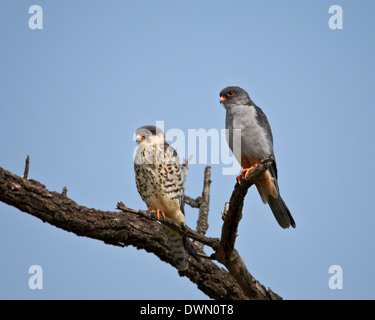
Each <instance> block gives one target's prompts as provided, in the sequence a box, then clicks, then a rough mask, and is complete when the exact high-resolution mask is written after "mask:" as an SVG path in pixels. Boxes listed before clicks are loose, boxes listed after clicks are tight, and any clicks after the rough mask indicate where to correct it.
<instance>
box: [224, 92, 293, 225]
mask: <svg viewBox="0 0 375 320" xmlns="http://www.w3.org/2000/svg"><path fill="white" fill-rule="evenodd" d="M220 102H221V103H222V104H223V105H224V107H225V109H226V121H225V123H226V129H227V130H228V135H227V140H228V144H229V147H230V149H231V150H232V151H233V154H234V156H235V158H236V159H237V161H238V162H239V163H240V164H241V166H242V168H243V170H242V171H241V174H240V175H239V176H238V177H237V181H238V182H239V183H240V181H241V175H242V174H245V177H247V176H248V174H249V172H250V170H252V169H253V168H254V167H255V166H256V165H257V163H258V162H259V161H260V160H262V159H264V158H267V157H269V156H273V158H274V159H275V155H274V151H273V136H272V131H271V127H270V124H269V122H268V120H267V117H266V115H265V114H264V113H263V111H262V110H261V109H260V108H259V107H257V106H256V104H255V103H254V102H253V101H252V100H251V99H250V97H249V95H248V93H247V92H246V91H245V90H244V89H242V88H240V87H227V88H225V89H223V90H222V91H221V92H220ZM235 129H239V130H241V134H240V137H241V139H238V141H233V137H234V130H235ZM234 140H236V139H234ZM237 150H241V151H240V152H236V151H237ZM255 185H256V187H257V189H258V192H259V194H260V197H261V198H262V201H263V203H265V204H266V203H268V204H269V206H270V208H271V210H272V212H273V214H274V216H275V218H276V220H277V222H278V223H279V225H280V226H281V227H282V228H289V227H290V226H292V227H293V228H295V227H296V224H295V222H294V220H293V217H292V215H291V213H290V211H289V209H288V207H287V205H286V204H285V202H284V200H283V199H282V198H281V196H280V191H279V186H278V182H277V167H276V162H274V163H273V164H272V165H271V166H270V167H269V169H268V170H267V171H266V172H265V174H264V175H263V176H262V177H261V178H260V179H259V180H258V181H257V182H256V183H255Z"/></svg>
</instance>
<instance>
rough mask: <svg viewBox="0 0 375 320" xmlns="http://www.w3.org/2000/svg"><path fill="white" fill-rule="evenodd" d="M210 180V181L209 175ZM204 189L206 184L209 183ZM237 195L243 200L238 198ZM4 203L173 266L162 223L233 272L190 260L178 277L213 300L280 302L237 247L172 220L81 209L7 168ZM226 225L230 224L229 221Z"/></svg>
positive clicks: (0, 183) (1, 191) (231, 212)
mask: <svg viewBox="0 0 375 320" xmlns="http://www.w3.org/2000/svg"><path fill="white" fill-rule="evenodd" d="M260 168H261V167H260ZM254 170H255V171H256V170H258V169H257V168H255V169H254ZM207 177H208V180H210V178H209V174H208V173H207ZM250 177H251V175H250ZM205 181H206V175H205ZM248 183H249V182H244V183H243V184H241V186H239V187H238V186H236V187H235V190H234V192H233V195H232V197H231V202H230V206H229V209H228V213H227V217H226V219H225V220H226V221H225V222H224V225H223V232H222V234H223V235H224V236H225V237H226V239H228V240H227V241H232V240H233V239H234V240H235V236H233V233H236V230H237V229H236V227H235V228H234V225H235V224H236V223H233V222H231V221H232V219H234V218H233V216H235V215H236V214H237V213H238V210H239V209H241V210H242V206H240V207H238V208H237V206H236V204H232V202H233V201H236V200H235V199H238V200H239V201H241V197H242V201H243V198H244V196H245V195H246V192H245V193H243V191H244V190H243V188H249V187H250V183H249V185H248ZM205 185H207V184H206V183H205ZM246 190H247V189H246ZM238 192H239V193H240V195H236V194H237V193H238ZM208 193H209V189H208ZM203 196H204V195H203ZM208 197H209V195H208ZM236 197H238V198H236ZM232 198H233V199H232ZM206 199H207V198H206ZM208 199H209V198H208ZM0 201H2V202H4V203H7V204H8V205H11V206H14V207H16V208H18V209H19V210H21V211H24V212H27V213H29V214H31V215H33V216H35V217H37V218H39V219H41V220H42V221H44V222H48V223H50V224H51V225H54V226H56V227H58V228H61V229H63V230H66V231H69V232H73V233H75V234H76V235H78V236H85V237H89V238H92V239H97V240H101V241H104V242H105V243H106V244H111V245H116V246H120V247H124V246H129V245H132V246H134V247H136V248H138V249H144V250H146V251H147V252H150V253H153V254H155V255H156V256H158V257H159V258H160V259H161V260H162V261H165V262H166V263H168V264H170V265H172V266H174V262H173V257H172V255H171V254H170V249H169V245H168V240H167V237H166V235H165V232H164V231H163V228H162V226H161V223H163V224H166V225H168V226H169V227H171V228H173V229H174V230H176V231H178V232H181V233H182V234H184V235H186V236H187V237H190V238H192V239H193V240H196V241H198V242H200V243H202V244H204V245H207V246H210V247H211V248H213V249H214V251H216V254H215V256H216V258H217V260H218V261H219V262H221V263H223V264H224V265H225V266H226V267H227V269H228V270H229V272H228V271H226V270H224V269H223V268H220V267H219V266H217V265H216V264H215V263H214V262H213V261H211V260H209V259H202V261H201V262H200V263H199V262H197V261H195V260H194V259H189V260H190V267H189V269H188V270H187V271H186V272H184V273H181V272H180V273H179V274H180V275H181V276H186V277H188V278H189V279H190V280H191V281H192V282H194V283H195V284H197V286H198V289H199V290H201V291H202V292H204V293H205V294H207V295H208V296H209V297H210V298H213V299H228V300H229V299H263V300H268V299H281V298H280V297H279V296H278V295H277V294H275V293H273V292H272V291H271V290H270V289H268V290H266V289H265V288H264V287H263V286H262V285H261V284H259V283H258V282H257V281H256V280H255V279H254V278H253V277H252V276H251V275H250V273H249V272H248V271H247V269H246V266H245V264H244V263H243V260H242V258H241V257H240V256H239V255H238V253H237V251H236V250H235V249H234V241H233V243H231V244H229V246H228V247H227V245H226V244H224V243H222V242H223V239H221V240H219V239H216V238H208V237H205V236H204V235H202V234H200V233H199V232H196V231H194V230H192V229H190V228H188V227H187V226H181V225H179V224H177V223H175V222H174V221H172V220H170V219H165V220H163V221H160V223H158V222H156V221H155V213H152V212H149V211H143V210H134V209H130V208H127V207H126V206H125V205H123V204H121V203H119V204H118V208H119V209H121V210H122V212H109V211H100V210H96V209H90V208H86V207H84V206H80V205H78V204H77V203H75V202H74V201H73V200H71V199H69V198H68V197H67V196H66V195H63V194H61V193H58V192H51V191H49V190H47V189H46V188H45V186H44V185H42V184H41V183H39V182H37V181H34V180H26V179H23V178H21V177H19V176H17V175H15V174H13V173H11V172H9V171H6V170H4V169H2V168H0ZM236 208H237V209H236ZM207 210H208V208H207ZM227 219H229V220H228V221H227ZM239 220H240V219H234V221H237V225H238V222H239ZM224 228H228V230H224ZM233 230H234V231H233ZM204 232H205V231H204ZM226 248H229V249H230V248H232V249H231V251H230V252H231V253H230V255H228V256H227V255H226V254H225V253H224V252H223V251H224V250H226Z"/></svg>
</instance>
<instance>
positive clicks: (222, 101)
mask: <svg viewBox="0 0 375 320" xmlns="http://www.w3.org/2000/svg"><path fill="white" fill-rule="evenodd" d="M225 101H227V97H226V96H224V95H222V96H220V103H224V102H225Z"/></svg>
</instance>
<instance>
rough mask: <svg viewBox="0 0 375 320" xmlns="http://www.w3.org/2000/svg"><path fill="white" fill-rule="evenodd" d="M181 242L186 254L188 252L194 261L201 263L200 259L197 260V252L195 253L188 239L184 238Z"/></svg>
mask: <svg viewBox="0 0 375 320" xmlns="http://www.w3.org/2000/svg"><path fill="white" fill-rule="evenodd" d="M183 241H184V246H185V249H186V250H187V252H189V253H190V255H191V256H192V257H193V258H194V259H195V260H197V261H198V262H201V259H200V258H199V256H198V253H197V251H195V248H194V245H193V243H192V242H191V241H190V239H188V238H186V237H184V239H183Z"/></svg>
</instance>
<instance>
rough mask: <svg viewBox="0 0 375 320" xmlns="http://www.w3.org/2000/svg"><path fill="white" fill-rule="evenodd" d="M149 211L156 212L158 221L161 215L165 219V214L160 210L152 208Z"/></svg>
mask: <svg viewBox="0 0 375 320" xmlns="http://www.w3.org/2000/svg"><path fill="white" fill-rule="evenodd" d="M148 210H149V211H156V219H158V220H160V214H161V215H162V217H163V218H165V213H164V212H163V211H161V210H160V209H154V208H151V207H148Z"/></svg>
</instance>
